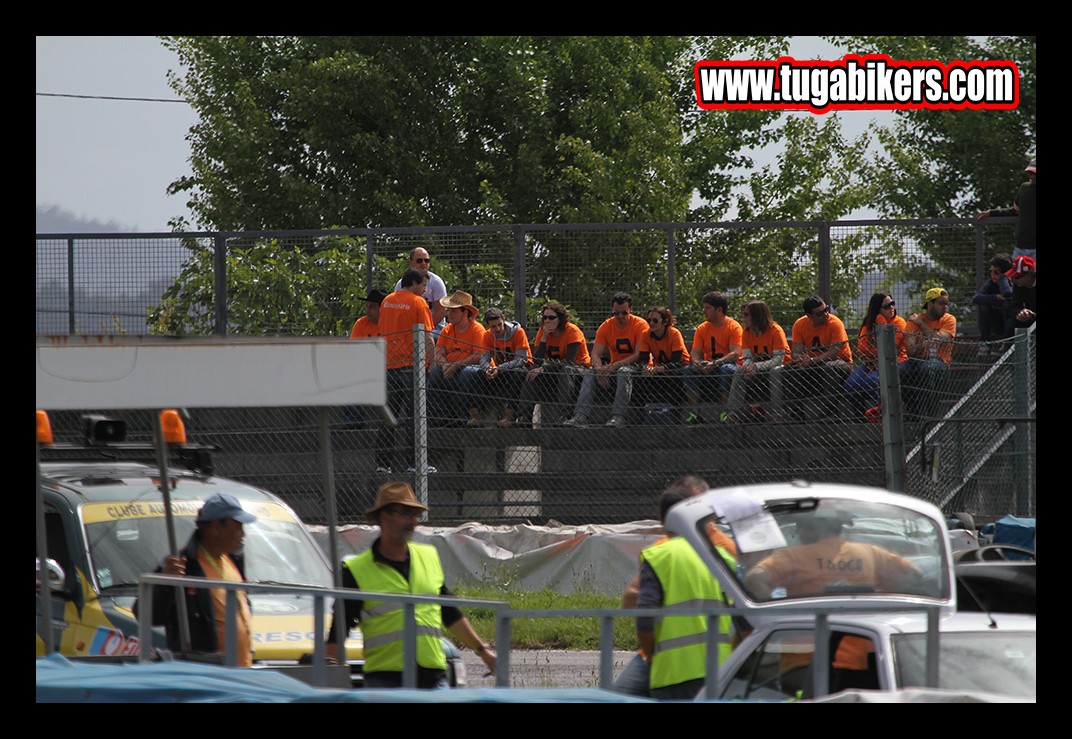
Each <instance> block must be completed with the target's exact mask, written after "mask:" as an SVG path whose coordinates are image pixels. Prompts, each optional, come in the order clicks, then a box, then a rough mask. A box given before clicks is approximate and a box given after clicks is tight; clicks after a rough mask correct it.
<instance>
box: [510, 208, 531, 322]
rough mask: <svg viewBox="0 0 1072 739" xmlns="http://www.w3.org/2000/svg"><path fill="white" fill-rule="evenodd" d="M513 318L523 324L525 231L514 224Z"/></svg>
mask: <svg viewBox="0 0 1072 739" xmlns="http://www.w3.org/2000/svg"><path fill="white" fill-rule="evenodd" d="M512 231H513V233H514V320H515V321H517V322H518V323H520V324H521V325H522V326H525V325H526V324H527V323H528V321H526V320H525V309H526V305H525V261H526V260H525V232H524V230H522V228H521V226H514V227H513V229H512Z"/></svg>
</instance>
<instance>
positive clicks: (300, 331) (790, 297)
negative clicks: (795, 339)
mask: <svg viewBox="0 0 1072 739" xmlns="http://www.w3.org/2000/svg"><path fill="white" fill-rule="evenodd" d="M1010 223H1011V222H1003V221H1001V220H999V219H988V221H987V222H986V225H985V226H984V225H981V224H980V222H976V221H968V220H946V221H860V222H836V223H826V222H824V223H785V224H642V225H628V226H626V225H621V226H619V225H602V226H562V227H551V226H514V227H510V228H503V227H471V228H454V229H387V230H376V231H370V230H354V231H331V232H319V231H318V232H301V233H296V232H288V233H280V234H177V235H154V236H136V235H110V236H96V235H78V236H74V235H59V236H48V235H42V236H38V239H37V333H38V335H42V334H72V333H81V334H119V333H130V334H141V333H165V334H173V335H206V334H211V333H216V334H249V335H269V336H270V335H310V336H316V335H334V336H337V335H346V334H347V333H348V332H349V329H350V326H351V324H352V323H353V321H354V319H355V318H356V317H357V316H358V315H360V313H361V312H362V310H363V307H362V306H363V303H362V302H361V301H360V300H358V298H359V297H363V296H364V295H365V294H366V291H367V289H368V288H370V287H380V288H383V289H387V290H390V289H392V288H393V287H394V284H395V282H396V281H397V280H398V278H399V277H400V276H401V274H402V272H403V271H404V270H405V268H406V264H407V259H408V257H409V253H410V250H411V249H413V248H414V247H418V246H419V247H422V248H425V249H427V250H428V251H429V252H430V254H431V256H432V265H431V268H432V271H433V272H435V273H437V274H439V275H440V276H441V277H442V278H443V279H444V282H445V283H446V285H447V289H448V294H450V293H452V292H453V291H454V290H456V289H460V290H464V291H466V292H468V293H470V294H471V295H472V296H473V302H474V304H475V305H476V306H477V307H478V308H479V314H478V316H477V318H478V320H481V321H482V320H483V313H484V311H486V309H487V308H490V307H499V308H501V309H503V311H504V312H505V314H506V317H507V319H508V320H517V321H518V322H519V323H520V324H521V330H523V331H524V332H525V333H526V335H527V337H528V338H529V339H530V341H532V340H534V339H535V337H536V331H537V329H538V327H539V324H540V323H541V321H539V320H538V317H539V315H540V309H541V308H542V307H543V306H544V305H545V303H546V302H547V301H549V300H556V301H559V302H561V303H562V304H563V305H564V306H565V308H566V312H567V313H568V316H569V319H570V321H571V322H573V323H574V324H575V325H577V326H579V327H580V328H581V330H582V331H583V334H584V336H585V340H586V343H587V346H586V349H587V348H590V347H591V342H592V339H593V338H594V334H595V330H596V328H597V327H598V325H599V324H600V323H601V322H602V321H603V320H605V319H606V318H607V317H608V315H609V313H610V309H611V301H610V298H611V296H612V295H613V294H614V293H616V292H619V291H624V292H627V293H629V294H630V295H631V296H632V298H633V305H634V307H635V309H636V310H635V312H636V313H638V314H639V315H641V316H646V315H647V310H648V308H649V307H651V306H656V305H658V306H666V307H668V308H669V309H670V310H671V311H672V313H673V315H674V319H675V324H676V327H677V328H679V329H680V331H681V333H682V338H683V340H684V342H685V345H686V347H687V348H688V349H689V350H691V349H692V338H693V336H692V335H693V333H694V330H695V327H696V326H698V325H699V324H700V323H702V322H703V321H704V316H703V312H702V306H701V303H700V297H701V296H702V295H703V294H704V293H706V292H708V291H710V290H719V291H721V292H722V293H724V294H725V295H726V296H727V298H728V301H729V304H730V306H731V310H730V315H731V316H734V317H736V316H738V315H739V306H740V305H741V304H742V303H743V302H744V301H745V300H752V299H763V300H765V301H766V302H767V304H768V305H769V306H770V308H771V312H772V314H773V317H774V319H775V320H776V322H777V323H779V324H780V325H782V326H784V330H785V333H786V334H787V335H788V336H789V338H790V339H791V333H792V325H793V322H794V321H795V320H796V319H797V318H799V317H800V316H801V315H802V314H803V311H802V309H801V303H802V300H803V298H804V297H806V296H808V295H812V294H817V295H821V296H823V297H824V299H826V300H827V301H828V302H829V304H830V305H831V307H832V308H833V312H834V313H835V314H836V315H838V316H840V317H841V319H842V320H843V322H844V324H845V327H846V330H847V333H848V336H849V338H850V344H851V345H852V350H853V358H854V359H855V360H856V362H857V363H859V355H860V351H859V345H858V339H857V333H858V329H859V327H860V323H861V320H862V318H863V315H864V313H865V312H866V309H867V304H868V299H869V298H870V296H871V295H872V294H873V293H875V292H884V293H888V294H890V295H891V296H893V297H894V298H895V300H896V303H897V305H898V306H899V307H900V313H901V315H903V316H909V315H911V314H912V313H915V312H918V311H919V310H920V309H921V308H922V302H923V301H922V295H923V292H925V290H926V288H928V287H931V286H934V285H941V286H942V287H944V288H945V289H946V290H947V291H948V292H949V298H950V305H949V311H950V313H951V314H953V315H954V316H956V318H957V319H958V331H957V334H958V337H957V340H956V341H955V342H954V343H953V344H952V345H951V346H950V347H949V354H948V357H946V358H944V359H942V360H940V361H939V362H938V364H941V365H942V367H939V368H938V369H937V370H935V371H933V372H925V371H923V369H922V368H920V369H917V368H916V365H927V364H929V363H928V362H926V360H925V359H912V360H911V361H907V362H904V363H893V364H891V366H892V367H893V369H889V370H887V371H885V372H882V371H881V370H882V367H881V366H880V367H879V368H878V369H879V371H877V372H876V373H875V376H874V377H872V378H871V379H870V381H869V383H868V384H866V386H863V387H860V386H857V385H851V387H850V389H851V392H846V386H845V382H846V380H848V379H849V377H850V374H851V370H850V371H849V372H846V371H845V369H842V370H836V371H829V370H823V369H803V370H801V369H795V368H794V369H786V370H783V371H782V373H758V374H757V375H756V377H747V378H742V379H740V380H739V381H738V382H737V385H738V388H737V390H736V394H734V388H733V381H732V378H731V380H730V382H729V383H727V384H723V383H718V382H714V383H708V386H707V387H706V388H704V389H703V392H702V393H701V396H700V398H699V402H698V404H697V405H693V404H692V403H691V402H690V400H691V399H690V398H689V396H688V395H687V394H686V393H685V388H684V386H683V383H682V379H683V378H682V377H681V376H680V374H679V370H677V369H676V368H675V367H674V366H673V363H672V362H671V363H670V366H669V372H667V373H664V374H663V375H662V376H656V375H655V374H651V375H650V376H648V375H647V374H645V373H643V372H638V373H636V376H635V377H632V378H630V380H632V391H633V392H632V394H631V396H630V398H629V402H628V405H627V413H626V417H625V419H624V425H620V426H607V425H606V422H607V421H608V420H610V417H611V415H612V404H613V402H614V398H613V394H612V390H613V389H614V385H611V386H610V387H608V388H602V387H601V386H599V385H598V384H597V391H596V393H595V396H594V399H593V405H592V411H591V415H590V417H589V419H588V423H587V424H586V425H584V426H577V427H571V426H564V425H561V424H562V421H564V420H566V419H568V418H569V417H571V416H572V415H573V412H574V410H575V406H576V403H577V399H578V394H579V392H580V390H581V387H582V386H583V384H584V382H585V372H586V370H583V369H581V368H579V367H578V368H570V367H567V366H565V365H567V364H568V363H563V362H558V363H554V364H552V366H550V367H547V368H546V369H545V370H544V371H543V372H541V373H540V375H542V376H539V375H538V376H535V377H533V378H532V379H531V380H530V379H528V372H529V370H530V368H526V369H525V371H523V372H519V373H516V375H515V376H512V377H510V378H508V379H507V378H506V377H505V375H504V376H501V377H499V378H497V379H498V380H503V382H501V383H497V382H496V381H491V382H489V381H488V380H487V379H486V376H485V374H484V373H482V372H479V371H467V372H464V373H459V374H457V375H455V376H452V377H450V378H443V377H442V376H433V375H429V374H426V373H425V372H416V373H414V372H412V371H410V372H409V373H406V372H404V371H403V372H394V373H389V375H390V376H391V377H390V382H391V383H392V384H391V385H389V392H390V393H391V394H392V397H393V401H392V411H394V413H393V415H394V416H395V418H396V419H397V420H398V424H397V426H396V427H390V426H388V425H386V424H385V423H384V422H383V420H382V419H381V417H380V416H379V415H378V414H376V413H374V412H372V411H371V409H368V408H361V409H355V408H338V409H333V410H332V415H331V424H330V425H331V443H332V455H331V458H332V469H331V474H332V476H333V480H334V488H335V492H336V498H337V500H338V506H339V517H340V519H341V520H343V521H352V522H356V521H361V520H362V513H363V511H364V510H365V509H366V508H367V507H369V506H370V505H371V502H372V500H373V498H374V496H375V490H376V488H377V487H378V485H379V484H381V483H382V482H383V481H384V480H385V479H391V478H395V477H407V476H408V477H410V478H411V479H413V480H414V481H415V482H416V484H417V487H418V490H419V491H420V492H421V494H422V495H424V496H426V497H427V500H428V502H429V505H430V506H431V508H432V513H431V520H432V521H434V522H437V523H444V524H446V523H450V522H461V521H466V520H480V521H483V522H487V523H497V522H503V523H505V522H516V521H523V520H528V521H532V522H534V523H536V522H541V523H542V522H550V521H560V522H563V523H571V524H578V523H615V522H623V521H632V520H637V519H643V518H654V517H656V514H657V511H656V510H655V499H656V496H657V494H658V492H659V491H660V490H661V489H662V488H663V487H664V486H665V485H666V484H667V483H669V482H670V481H672V480H674V479H676V478H677V477H680V476H681V475H683V474H695V475H699V476H701V477H703V478H704V479H705V480H707V481H708V483H709V484H711V485H713V486H724V485H733V484H745V483H751V482H762V481H776V480H785V479H788V478H796V477H799V478H807V479H811V480H815V481H832V482H851V483H860V484H868V485H875V486H878V487H893V488H900V489H903V490H905V491H906V492H909V493H910V494H913V495H917V496H920V497H924V498H926V499H928V500H931V501H933V502H935V503H936V504H938V505H939V506H941V507H942V508H943V510H947V511H949V512H953V511H960V510H966V511H969V512H971V513H973V514H975V515H976V516H977V517H979V518H980V519H981V520H988V519H992V518H997V517H1000V516H1002V515H1004V514H1006V513H1016V514H1019V515H1033V514H1034V490H1035V484H1034V428H1033V419H1034V415H1035V409H1034V402H1035V401H1034V398H1035V382H1034V337H1035V334H1034V332H1033V331H1031V332H1025V333H1023V334H1022V335H1021V336H1018V337H1017V339H1016V340H1009V341H1003V342H997V343H994V344H983V343H982V342H981V341H980V340H979V338H978V333H977V329H976V318H975V312H974V311H975V307H974V306H973V305H972V303H971V296H972V294H973V293H974V291H975V289H976V287H977V286H978V285H979V284H980V283H981V282H982V281H983V280H985V279H986V271H985V267H986V263H987V261H988V260H989V258H990V256H992V254H993V253H994V252H996V251H999V250H1005V249H1009V250H1011V236H1012V229H1011V225H1010ZM404 338H410V337H404ZM463 343H464V342H463ZM983 347H986V349H987V351H986V352H985V353H983V351H982V349H983ZM473 348H474V349H476V348H478V347H476V346H475V343H474V346H473ZM479 348H480V349H481V350H482V349H483V346H481V347H479ZM946 360H948V361H946ZM900 364H905V365H907V367H906V368H905V369H902V370H897V369H896V368H897V366H899V365H900ZM417 366H421V365H420V364H418V365H417ZM855 366H856V365H854V367H855ZM909 368H910V369H909ZM779 374H780V376H778V381H777V382H775V381H773V379H772V378H774V377H775V376H777V375H779ZM893 375H896V382H894V380H893V379H892V378H893ZM206 381H211V378H206ZM415 387H416V392H414V388H415ZM772 391H773V392H772ZM883 392H887V393H889V392H894V393H896V394H895V395H892V396H891V395H887V396H885V397H886V399H887V400H886V402H883V397H884V396H883ZM892 398H895V400H891V399H892ZM511 404H512V408H511ZM872 409H879V410H872ZM101 412H109V409H101ZM128 415H129V416H130V417H129V418H128V422H129V423H130V424H131V434H132V435H133V436H136V435H137V434H138V433H139V431H140V432H141V433H144V434H145V435H146V436H148V434H149V433H150V428H149V423H148V420H146V419H144V418H142V416H141V414H128ZM518 420H520V421H521V423H517V422H516V421H518ZM697 420H701V421H703V422H702V423H696V422H695V421H697ZM500 422H502V423H500ZM319 423H320V419H319V416H318V413H317V411H315V410H312V409H300V408H283V409H280V408H263V409H196V410H192V411H191V412H190V419H189V421H188V425H189V429H190V434H191V436H192V438H194V439H196V440H197V441H201V442H205V443H212V444H215V445H217V446H218V447H219V451H218V452H217V453H216V454H215V471H216V473H217V474H219V475H223V476H226V477H233V478H237V479H241V480H244V481H248V482H252V483H255V484H258V485H261V486H263V487H266V488H268V489H271V490H273V491H274V492H277V493H279V494H281V495H282V496H283V497H284V498H286V499H287V500H288V501H290V502H291V503H292V504H293V505H295V507H296V508H298V509H299V512H300V513H301V515H302V516H303V518H305V519H306V520H308V521H310V522H318V521H319V522H322V521H324V520H325V515H324V511H325V501H324V499H323V490H324V489H325V481H324V469H323V449H322V448H321V443H320V436H319ZM55 427H56V428H57V429H62V428H78V425H77V419H71V418H68V419H66V420H60V421H59V422H57V423H55ZM411 435H412V440H411ZM411 468H412V469H411ZM388 469H389V470H390V471H389V472H388V471H387V470H388Z"/></svg>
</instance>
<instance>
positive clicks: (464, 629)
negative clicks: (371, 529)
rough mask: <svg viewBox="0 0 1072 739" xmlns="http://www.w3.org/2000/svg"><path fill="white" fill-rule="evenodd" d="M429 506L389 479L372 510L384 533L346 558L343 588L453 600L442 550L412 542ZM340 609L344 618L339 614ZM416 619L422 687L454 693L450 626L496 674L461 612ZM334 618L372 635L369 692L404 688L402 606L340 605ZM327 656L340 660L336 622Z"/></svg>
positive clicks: (424, 611) (425, 608) (489, 653)
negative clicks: (446, 648) (446, 641)
mask: <svg viewBox="0 0 1072 739" xmlns="http://www.w3.org/2000/svg"><path fill="white" fill-rule="evenodd" d="M427 510H428V506H426V505H424V504H422V503H420V502H418V501H417V498H416V497H415V496H414V494H413V488H412V487H410V486H409V484H408V483H405V482H388V483H385V484H384V485H382V486H380V489H379V490H378V491H377V493H376V503H375V504H374V505H373V506H372V508H370V509H368V510H367V511H365V516H366V517H367V518H368V520H369V521H370V522H372V523H374V524H377V525H379V527H380V536H379V537H378V538H377V539H376V541H374V542H372V546H371V547H369V548H368V549H367V550H365V551H364V552H362V553H361V554H358V555H356V556H353V557H347V558H346V559H344V560H343V567H342V585H343V587H348V588H355V589H360V590H367V591H370V592H376V593H405V594H408V595H451V592H450V590H448V589H447V586H446V582H445V579H444V575H443V565H442V564H441V563H440V561H439V553H438V552H437V551H436V548H435V547H434V546H432V545H431V544H418V543H416V542H414V541H413V534H414V533H415V531H416V529H417V521H418V520H419V519H420V517H421V514H422V513H424V512H425V511H427ZM340 611H341V613H340ZM414 612H415V616H416V620H417V687H418V688H436V689H439V688H447V687H449V685H448V681H447V672H446V670H447V660H446V655H445V654H444V652H443V643H442V635H443V627H444V626H445V627H446V628H447V630H448V631H450V633H451V634H453V635H454V638H455V640H456V641H458V642H459V643H461V644H462V645H463V646H466V647H469V648H470V649H472V650H473V651H474V652H476V654H477V655H478V656H479V657H480V659H481V660H482V661H483V662H484V665H485V666H486V667H487V668H488V672H489V673H494V672H495V650H494V649H492V648H491V646H490V645H488V644H487V643H485V642H484V641H483V640H482V639H481V638H480V636H478V635H477V633H476V631H475V630H474V629H473V626H472V624H470V623H469V619H467V618H466V617H465V614H463V613H462V612H461V610H460V609H459V608H456V607H454V606H449V605H432V604H420V605H417V606H416V607H415V608H414ZM335 616H336V617H340V616H341V617H343V618H345V619H346V624H347V626H348V627H349V628H353V627H354V626H355V625H356V624H357V623H358V622H360V623H361V631H362V635H363V636H364V638H365V687H366V688H399V687H402V671H403V663H402V659H403V650H404V646H403V643H402V630H403V625H404V624H403V618H404V612H403V608H402V604H401V603H392V602H390V601H382V600H371V599H370V600H364V601H361V600H345V601H343V600H340V601H337V602H336V608H335ZM328 633H329V636H328V640H327V642H328V643H327V654H328V657H330V658H335V657H336V656H337V649H336V647H335V639H336V632H335V628H334V624H333V625H332V628H331V630H330V631H329V632H328Z"/></svg>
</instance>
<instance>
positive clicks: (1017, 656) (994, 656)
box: [893, 630, 1035, 698]
mask: <svg viewBox="0 0 1072 739" xmlns="http://www.w3.org/2000/svg"><path fill="white" fill-rule="evenodd" d="M893 649H894V658H895V660H896V668H897V684H898V686H900V687H902V688H912V687H923V686H925V685H926V678H927V675H926V666H927V662H926V659H925V658H924V656H925V653H926V635H925V634H900V635H897V636H894V637H893ZM940 655H941V656H940V658H939V664H938V687H939V688H944V689H949V690H963V691H984V692H987V693H997V694H1000V695H1008V696H1015V697H1018V698H1034V697H1035V633H1034V632H1026V631H1021V632H1015V631H998V630H993V631H979V632H964V633H943V634H942V647H941V650H940Z"/></svg>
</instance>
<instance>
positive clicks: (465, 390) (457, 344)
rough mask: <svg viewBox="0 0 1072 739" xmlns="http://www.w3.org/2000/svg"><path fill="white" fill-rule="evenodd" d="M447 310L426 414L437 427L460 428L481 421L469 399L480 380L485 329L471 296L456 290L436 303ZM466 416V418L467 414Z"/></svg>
mask: <svg viewBox="0 0 1072 739" xmlns="http://www.w3.org/2000/svg"><path fill="white" fill-rule="evenodd" d="M439 302H440V303H441V304H442V305H443V307H444V308H446V309H447V325H446V327H445V328H444V329H443V330H442V331H441V332H440V334H439V338H438V339H437V340H436V347H435V352H434V353H433V354H432V367H431V370H430V371H429V373H428V401H429V409H428V413H429V416H430V417H431V420H432V422H433V423H435V424H436V425H439V426H461V425H462V424H464V423H466V422H467V421H470V420H472V421H473V422H474V423H473V424H472V425H476V424H477V423H479V420H480V409H479V407H478V404H477V402H476V399H475V398H474V397H472V395H473V386H474V383H475V382H476V380H477V378H479V377H480V359H481V357H483V356H484V334H485V329H484V326H483V325H482V324H481V323H480V321H478V320H476V317H477V315H478V313H479V311H478V310H477V308H476V306H475V305H473V296H472V295H470V294H469V293H467V292H462V291H461V290H456V291H455V292H454V294H453V295H450V296H448V297H445V298H443V299H442V300H440V301H439ZM467 413H468V416H466V414H467Z"/></svg>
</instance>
